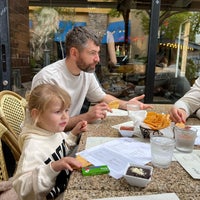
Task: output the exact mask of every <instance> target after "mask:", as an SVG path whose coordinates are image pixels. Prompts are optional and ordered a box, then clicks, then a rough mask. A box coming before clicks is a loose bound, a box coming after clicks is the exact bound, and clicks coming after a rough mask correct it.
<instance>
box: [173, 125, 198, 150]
mask: <svg viewBox="0 0 200 200" xmlns="http://www.w3.org/2000/svg"><path fill="white" fill-rule="evenodd" d="M174 135H175V141H176V145H175V147H176V149H177V150H179V151H182V152H187V153H190V152H192V151H193V148H194V142H195V139H196V137H197V129H196V128H193V127H185V128H179V127H177V126H175V127H174Z"/></svg>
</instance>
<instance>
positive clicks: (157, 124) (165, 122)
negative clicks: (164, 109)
mask: <svg viewBox="0 0 200 200" xmlns="http://www.w3.org/2000/svg"><path fill="white" fill-rule="evenodd" d="M144 123H145V124H147V125H148V126H149V127H150V128H151V129H153V130H160V129H163V128H166V127H168V126H170V123H171V120H170V118H169V114H163V113H162V114H161V113H156V112H148V113H147V116H146V118H145V119H144Z"/></svg>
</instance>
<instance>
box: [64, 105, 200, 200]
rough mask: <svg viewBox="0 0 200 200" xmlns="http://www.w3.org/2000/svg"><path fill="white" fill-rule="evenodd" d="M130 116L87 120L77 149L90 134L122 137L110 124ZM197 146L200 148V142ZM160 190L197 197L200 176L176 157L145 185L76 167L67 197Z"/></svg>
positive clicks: (164, 109) (183, 199) (193, 121)
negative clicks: (82, 171) (138, 185)
mask: <svg viewBox="0 0 200 200" xmlns="http://www.w3.org/2000/svg"><path fill="white" fill-rule="evenodd" d="M171 106H172V105H170V104H153V110H152V111H155V112H159V113H168V111H169V109H170V107H171ZM129 120H130V119H129V118H128V116H112V117H111V116H107V118H106V119H104V120H102V121H101V123H94V124H88V131H87V132H84V133H83V134H82V136H81V139H80V143H79V147H78V151H82V150H84V149H85V145H86V141H87V137H120V135H119V132H118V130H117V129H114V128H112V127H111V126H113V125H116V124H120V123H123V122H126V121H129ZM187 124H190V125H200V120H198V119H197V118H189V119H188V120H187ZM195 148H196V149H200V147H199V146H195ZM148 164H149V165H151V163H148ZM161 193H176V194H177V196H178V197H179V199H180V200H193V199H194V200H198V199H200V180H197V179H193V178H192V177H191V176H190V174H188V173H187V172H186V171H185V170H184V169H183V167H182V166H181V165H180V164H179V163H178V162H177V161H173V162H172V164H171V165H170V167H169V168H167V169H162V168H157V167H154V169H153V176H152V180H151V182H150V183H149V184H148V185H147V186H146V187H145V188H139V187H135V186H130V185H129V184H128V183H127V182H126V181H125V179H124V178H123V177H122V178H120V179H115V178H113V177H111V176H109V175H108V174H103V175H96V176H83V175H82V173H81V171H73V172H72V174H71V177H70V180H69V183H68V187H67V189H66V191H65V193H64V199H65V200H75V199H76V200H79V199H80V200H84V199H87V200H89V199H97V198H108V197H124V196H135V195H147V194H161Z"/></svg>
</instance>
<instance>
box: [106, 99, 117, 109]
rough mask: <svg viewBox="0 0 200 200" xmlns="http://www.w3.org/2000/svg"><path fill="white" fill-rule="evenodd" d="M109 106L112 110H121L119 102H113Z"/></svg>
mask: <svg viewBox="0 0 200 200" xmlns="http://www.w3.org/2000/svg"><path fill="white" fill-rule="evenodd" d="M108 106H109V108H110V109H118V108H119V101H118V100H114V101H111V102H110V103H109V104H108Z"/></svg>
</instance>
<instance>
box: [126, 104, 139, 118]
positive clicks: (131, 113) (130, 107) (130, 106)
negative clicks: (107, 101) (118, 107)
mask: <svg viewBox="0 0 200 200" xmlns="http://www.w3.org/2000/svg"><path fill="white" fill-rule="evenodd" d="M126 106H127V107H126V109H127V111H128V116H129V117H130V118H132V117H133V116H134V112H135V111H138V110H140V106H139V105H137V104H133V103H127V105H126Z"/></svg>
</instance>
